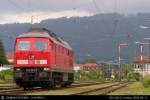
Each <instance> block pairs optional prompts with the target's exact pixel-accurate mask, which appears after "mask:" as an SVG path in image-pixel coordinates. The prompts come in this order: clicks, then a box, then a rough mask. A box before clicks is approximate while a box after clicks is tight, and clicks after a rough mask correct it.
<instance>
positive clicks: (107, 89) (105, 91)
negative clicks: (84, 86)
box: [72, 82, 129, 95]
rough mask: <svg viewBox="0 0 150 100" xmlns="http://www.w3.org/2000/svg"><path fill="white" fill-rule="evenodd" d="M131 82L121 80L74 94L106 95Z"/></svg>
mask: <svg viewBox="0 0 150 100" xmlns="http://www.w3.org/2000/svg"><path fill="white" fill-rule="evenodd" d="M128 84H129V82H119V83H114V84H111V85H106V86H103V87H100V88H96V89H92V90H88V91H82V92H79V93H74V94H72V95H106V94H108V93H110V92H113V91H115V90H117V89H120V88H123V87H125V86H127V85H128Z"/></svg>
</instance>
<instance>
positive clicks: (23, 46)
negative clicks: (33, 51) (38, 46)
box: [18, 41, 30, 50]
mask: <svg viewBox="0 0 150 100" xmlns="http://www.w3.org/2000/svg"><path fill="white" fill-rule="evenodd" d="M29 48H30V42H29V41H19V44H18V50H29Z"/></svg>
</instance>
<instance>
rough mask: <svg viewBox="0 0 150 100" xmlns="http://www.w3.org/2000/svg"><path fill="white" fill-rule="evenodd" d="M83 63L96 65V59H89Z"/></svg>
mask: <svg viewBox="0 0 150 100" xmlns="http://www.w3.org/2000/svg"><path fill="white" fill-rule="evenodd" d="M82 63H83V64H86V63H96V59H94V58H87V59H85V60H84V61H83V62H82Z"/></svg>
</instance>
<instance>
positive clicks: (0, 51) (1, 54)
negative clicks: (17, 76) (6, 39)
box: [0, 40, 8, 64]
mask: <svg viewBox="0 0 150 100" xmlns="http://www.w3.org/2000/svg"><path fill="white" fill-rule="evenodd" d="M0 64H8V61H7V58H6V55H5V50H4V46H3V43H2V41H1V40H0Z"/></svg>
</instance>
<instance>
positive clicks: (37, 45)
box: [34, 40, 46, 50]
mask: <svg viewBox="0 0 150 100" xmlns="http://www.w3.org/2000/svg"><path fill="white" fill-rule="evenodd" d="M34 47H35V50H46V41H41V40H36V41H35V42H34Z"/></svg>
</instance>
